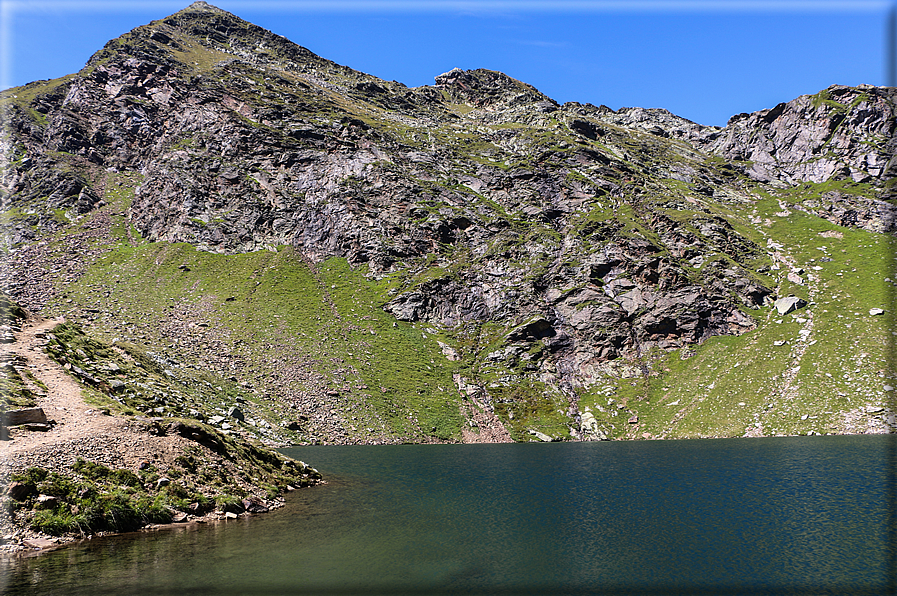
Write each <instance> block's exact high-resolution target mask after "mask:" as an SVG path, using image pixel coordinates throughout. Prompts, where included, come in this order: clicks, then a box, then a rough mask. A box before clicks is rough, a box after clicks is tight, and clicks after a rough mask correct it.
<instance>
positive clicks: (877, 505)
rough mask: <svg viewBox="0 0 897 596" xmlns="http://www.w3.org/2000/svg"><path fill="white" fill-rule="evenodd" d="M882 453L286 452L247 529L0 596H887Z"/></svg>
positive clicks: (80, 555) (888, 451)
mask: <svg viewBox="0 0 897 596" xmlns="http://www.w3.org/2000/svg"><path fill="white" fill-rule="evenodd" d="M895 439H897V437H894V436H848V437H781V438H761V439H718V440H684V441H639V442H603V443H563V444H558V443H554V444H500V445H401V446H376V447H360V446H351V447H350V446H346V447H338V446H332V447H301V448H294V449H287V450H284V451H285V453H287V454H288V455H291V456H293V457H296V458H297V459H302V460H304V461H306V462H307V463H309V464H311V465H313V466H315V467H317V468H318V469H319V470H320V471H321V472H322V473H323V474H324V475H325V477H326V478H327V479H328V481H329V484H327V485H326V486H321V487H315V488H312V489H305V490H301V491H297V492H295V493H292V494H291V495H290V496H289V497H288V499H287V506H286V507H284V508H282V509H279V510H277V511H274V512H271V513H269V514H265V515H262V516H257V517H254V518H250V519H239V520H231V521H229V522H227V523H218V524H208V525H197V526H191V527H185V528H178V529H173V530H165V531H160V532H142V533H136V534H129V535H125V536H120V537H110V538H102V539H94V540H91V541H90V542H87V543H82V544H80V545H77V546H70V547H66V548H63V549H60V550H58V551H55V552H51V553H48V554H46V555H42V556H40V557H35V558H31V559H26V560H22V561H18V562H16V563H3V564H2V566H0V573H2V575H0V581H2V583H0V588H2V590H3V593H4V594H45V595H50V594H87V593H90V594H134V593H140V594H286V593H291V594H292V593H307V594H587V593H588V594H591V593H595V594H847V593H850V594H884V593H893V589H894V584H893V583H892V582H893V579H894V576H893V573H894V571H895V568H894V563H895V550H894V547H895V544H894V539H895V534H894V530H895V528H894V513H895V512H894V496H895V494H894V493H895V485H894V478H893V476H894V473H893V472H894V469H895V468H894V465H895V461H894V454H895V451H897V443H895Z"/></svg>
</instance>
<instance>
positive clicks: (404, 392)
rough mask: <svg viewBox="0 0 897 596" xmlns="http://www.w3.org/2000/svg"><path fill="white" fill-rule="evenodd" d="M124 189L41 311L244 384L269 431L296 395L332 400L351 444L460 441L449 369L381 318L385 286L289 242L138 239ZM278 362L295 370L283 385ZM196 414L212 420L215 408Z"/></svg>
mask: <svg viewBox="0 0 897 596" xmlns="http://www.w3.org/2000/svg"><path fill="white" fill-rule="evenodd" d="M136 180H137V179H136V177H134V176H128V175H119V176H116V177H113V178H111V179H110V180H109V181H108V183H107V185H106V195H105V197H104V198H105V199H106V201H107V203H109V205H107V206H106V207H104V208H102V209H101V211H100V213H101V214H109V215H110V216H111V220H112V225H111V228H110V229H111V235H112V238H111V242H109V243H107V244H106V245H105V246H104V247H103V248H104V249H105V250H106V252H105V254H104V255H102V256H101V257H100V258H98V259H97V260H96V261H95V262H94V263H92V264H91V265H90V266H89V267H88V268H87V270H86V273H85V275H84V276H83V277H82V278H81V279H80V280H79V281H78V282H77V283H75V284H71V285H69V286H66V287H64V288H62V287H61V288H60V298H59V299H58V300H57V301H56V302H55V303H54V304H51V305H49V307H48V313H61V314H69V315H73V314H75V313H76V312H79V311H80V312H81V313H83V312H84V310H85V309H87V310H88V312H89V311H90V309H92V310H94V311H98V312H95V313H93V314H88V315H87V320H86V322H87V323H88V327H89V329H90V331H91V332H92V333H93V334H95V335H96V336H97V337H98V338H100V339H102V340H105V341H110V342H111V341H112V340H115V339H123V338H124V339H127V340H129V341H132V342H134V343H136V344H137V345H138V346H139V347H140V348H142V349H144V350H146V351H148V352H150V353H151V355H153V356H157V357H161V358H163V359H168V360H170V361H172V362H173V363H176V364H178V365H180V366H181V367H182V368H183V369H185V370H186V369H189V368H193V369H194V370H193V374H197V373H198V372H201V371H203V370H207V369H209V368H217V369H218V370H220V371H224V372H227V371H228V370H230V371H231V372H232V374H233V378H234V379H239V381H241V382H244V381H247V380H253V383H255V385H252V389H253V391H248V390H245V388H244V390H242V391H241V395H242V396H243V397H244V398H245V399H247V400H249V401H251V402H253V403H254V404H255V408H256V409H257V410H258V411H259V415H260V416H261V417H265V418H268V419H270V420H272V421H273V422H279V421H280V420H286V419H291V418H292V417H295V414H296V412H291V411H290V410H289V409H287V408H285V407H282V403H281V402H289V401H291V400H293V399H297V398H301V396H303V395H305V394H308V395H310V396H314V397H315V398H316V399H318V400H319V401H332V402H334V407H335V408H337V409H338V410H339V411H340V415H341V419H342V420H341V422H342V425H343V427H344V429H345V431H346V433H347V435H348V436H349V437H352V436H358V437H364V436H366V435H367V434H369V433H370V432H374V433H375V434H379V435H384V436H386V437H396V438H402V439H408V440H425V437H426V436H433V437H436V438H438V439H443V440H451V439H458V438H460V428H461V422H462V421H461V416H460V413H459V409H458V405H459V400H460V398H459V395H458V392H457V390H456V388H455V386H454V383H453V381H452V377H451V374H452V372H453V370H454V368H453V366H452V363H450V362H449V361H448V360H446V358H445V356H443V355H442V353H441V351H440V349H439V346H438V344H437V343H436V340H435V338H434V337H432V336H431V334H429V333H427V332H426V331H424V330H422V329H419V328H418V327H416V326H413V325H409V324H406V323H396V322H394V321H393V319H392V318H391V317H390V316H389V315H387V314H386V313H385V312H384V311H383V310H382V308H381V306H382V304H383V303H384V302H385V301H386V300H387V298H386V296H385V292H386V291H387V290H388V288H389V285H388V283H386V282H381V283H379V284H377V283H374V282H371V281H369V280H367V279H366V278H365V277H364V276H363V275H362V272H361V271H356V270H352V269H351V268H350V267H349V266H348V265H347V264H346V263H345V261H343V260H340V259H331V260H329V261H327V262H325V263H322V264H319V265H317V266H313V265H310V264H309V263H306V262H305V261H303V260H302V259H301V258H300V256H299V255H298V254H296V252H295V251H294V250H293V249H291V248H289V247H280V248H279V249H278V250H276V251H260V252H255V253H249V254H241V255H220V254H213V253H209V252H203V251H198V250H196V249H195V248H193V247H192V246H189V245H186V244H168V243H148V242H145V241H143V240H140V239H139V236H138V235H137V234H136V233H135V232H133V230H131V231H129V229H128V224H127V222H126V220H125V218H124V217H123V216H122V215H121V214H122V213H123V212H124V210H125V209H126V208H127V205H128V203H129V200H130V197H131V196H133V195H132V193H133V185H134V184H135V183H136ZM88 217H90V216H88ZM58 241H60V242H61V238H60V239H59V240H58ZM69 301H71V302H69ZM284 367H290V368H291V369H292V370H294V372H295V374H293V375H290V377H289V378H288V379H287V380H284V375H283V374H282V373H283V369H284ZM255 380H259V381H258V382H257V383H256V382H255ZM231 384H232V385H233V386H234V387H237V384H236V383H235V382H234V383H231ZM331 394H335V395H331ZM273 396H277V398H278V399H276V400H275V399H271V398H272V397H273ZM206 405H207V406H208V407H207V410H208V411H209V414H210V415H214V414H216V413H220V410H221V409H223V408H224V407H226V405H227V404H226V403H224V401H223V400H212V401H210V402H209V403H208V404H206ZM368 429H371V430H368ZM313 438H314V437H313V436H312V435H311V434H309V433H304V432H301V431H300V432H299V433H298V434H295V435H288V439H289V440H293V441H305V440H313Z"/></svg>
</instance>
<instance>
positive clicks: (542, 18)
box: [0, 0, 894, 126]
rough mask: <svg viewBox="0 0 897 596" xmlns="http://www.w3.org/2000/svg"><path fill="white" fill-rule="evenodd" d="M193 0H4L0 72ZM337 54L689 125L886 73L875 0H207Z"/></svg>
mask: <svg viewBox="0 0 897 596" xmlns="http://www.w3.org/2000/svg"><path fill="white" fill-rule="evenodd" d="M190 1H191V0H182V1H180V2H172V1H171V0H78V1H67V0H22V1H15V0H0V51H2V61H0V65H2V68H0V84H2V85H3V86H4V87H9V86H15V85H21V84H24V83H27V82H30V81H33V80H38V79H49V78H55V77H59V76H62V75H65V74H69V73H72V72H76V71H78V70H79V69H80V68H81V67H82V66H83V65H84V63H85V62H86V61H87V59H88V58H89V57H90V56H91V54H93V53H94V52H95V51H97V50H98V49H100V48H101V47H102V46H103V45H104V44H105V43H106V41H108V40H109V39H112V38H114V37H117V36H119V35H121V34H123V33H125V32H127V31H129V30H130V29H133V28H134V27H137V26H139V25H143V24H146V23H148V22H149V21H151V20H154V19H159V18H162V17H165V16H167V15H169V14H171V13H174V12H177V11H178V10H180V9H182V8H184V7H186V6H187V5H189V4H190ZM211 4H215V5H216V6H218V7H220V8H223V9H225V10H228V11H230V12H232V13H234V14H236V15H237V16H239V17H241V18H244V19H246V20H248V21H251V22H253V23H255V24H257V25H260V26H262V27H264V28H266V29H270V30H271V31H273V32H275V33H278V34H280V35H283V36H284V37H287V38H288V39H290V40H292V41H294V42H296V43H298V44H299V45H302V46H305V47H306V48H308V49H310V50H311V51H313V52H315V53H316V54H319V55H320V56H323V57H324V58H328V59H330V60H333V61H335V62H338V63H340V64H344V65H346V66H350V67H352V68H355V69H356V70H361V71H364V72H367V73H370V74H373V75H375V76H378V77H381V78H383V79H387V80H397V81H400V82H402V83H404V84H406V85H408V86H418V85H429V84H432V83H433V77H434V76H436V75H438V74H440V73H442V72H445V71H448V70H450V69H452V68H453V67H456V66H457V67H460V68H464V69H471V68H489V69H493V70H500V71H502V72H505V73H507V74H508V75H510V76H512V77H514V78H516V79H520V80H522V81H525V82H527V83H529V84H531V85H533V86H535V87H537V88H538V89H539V90H540V91H542V92H543V93H545V94H546V95H549V96H550V97H552V98H554V99H555V100H557V101H559V102H561V103H563V102H565V101H579V102H582V103H586V102H588V103H593V104H595V105H599V104H605V105H607V106H610V107H611V108H614V109H618V108H620V107H623V106H641V107H662V108H666V109H668V110H670V111H671V112H673V113H675V114H678V115H680V116H683V117H685V118H688V119H690V120H693V121H695V122H699V123H701V124H713V125H720V126H721V125H724V124H725V123H726V121H727V120H728V119H729V117H730V116H732V115H734V114H737V113H740V112H751V111H755V110H760V109H763V108H768V107H772V106H774V105H775V104H777V103H779V102H781V101H788V100H790V99H793V98H794V97H796V96H798V95H801V94H806V93H815V92H817V91H819V90H821V89H824V88H825V87H828V86H829V85H831V84H834V83H838V84H845V85H857V84H860V83H869V84H873V85H884V84H886V83H887V82H888V77H887V73H886V69H887V64H888V60H887V58H886V52H887V48H888V46H889V44H888V39H887V26H886V25H887V22H888V18H889V16H890V13H891V11H892V10H893V8H894V2H892V1H887V0H846V1H842V0H818V1H816V0H721V1H713V0H630V1H625V0H595V1H587V0H554V1H552V2H544V1H529V0H516V1H515V0H504V1H503V0H491V1H490V0H485V1H471V0H467V1H455V0H416V1H414V2H407V1H401V0H367V1H365V0H351V1H350V0H293V1H290V0H280V1H279V0H259V1H246V0H234V1H231V0H218V1H217V2H215V1H213V2H211Z"/></svg>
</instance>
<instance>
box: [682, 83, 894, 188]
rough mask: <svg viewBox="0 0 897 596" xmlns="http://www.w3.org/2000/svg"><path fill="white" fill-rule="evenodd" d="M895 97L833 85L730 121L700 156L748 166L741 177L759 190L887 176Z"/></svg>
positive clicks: (888, 91) (889, 91)
mask: <svg viewBox="0 0 897 596" xmlns="http://www.w3.org/2000/svg"><path fill="white" fill-rule="evenodd" d="M895 101H897V90H895V89H894V88H889V87H873V86H871V85H860V86H858V87H845V86H842V85H832V86H831V87H829V88H828V89H825V90H823V91H820V92H819V93H817V94H816V95H802V96H801V97H798V98H797V99H794V100H791V101H789V102H787V103H780V104H779V105H777V106H775V107H774V108H771V109H768V110H761V111H760V112H755V113H753V114H739V115H737V116H733V117H732V118H731V119H730V120H729V122H728V124H727V125H726V127H725V128H724V129H722V130H721V131H720V132H719V134H718V135H713V136H712V138H710V137H705V138H704V139H697V140H698V144H699V146H702V147H703V148H704V149H705V150H709V151H712V152H714V153H718V154H720V155H722V156H723V157H725V158H726V159H728V160H730V161H740V162H749V163H746V164H745V172H746V173H747V174H748V175H749V176H751V177H752V178H754V179H756V180H761V181H763V182H784V183H787V184H794V183H798V182H825V181H826V180H830V179H832V178H833V177H840V178H850V179H852V180H854V181H856V182H871V181H873V180H884V179H885V178H886V177H888V176H892V175H893V174H894V169H893V168H894V163H895V162H894V155H895V152H897V141H895V134H894V133H895V131H897V119H895V117H897V106H895Z"/></svg>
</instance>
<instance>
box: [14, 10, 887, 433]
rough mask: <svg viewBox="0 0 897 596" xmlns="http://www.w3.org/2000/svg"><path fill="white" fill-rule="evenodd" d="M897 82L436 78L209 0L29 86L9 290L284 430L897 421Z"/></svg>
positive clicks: (122, 398)
mask: <svg viewBox="0 0 897 596" xmlns="http://www.w3.org/2000/svg"><path fill="white" fill-rule="evenodd" d="M895 102H897V90H895V89H894V88H886V87H873V86H860V87H844V86H838V85H833V86H831V87H829V88H828V89H825V90H823V91H821V92H819V93H817V94H816V95H812V96H802V97H799V98H797V99H794V100H792V101H789V102H787V103H781V104H779V105H777V106H775V107H774V108H772V109H768V110H763V111H760V112H756V113H753V114H740V115H737V116H734V117H733V118H732V119H731V120H730V121H729V123H728V125H727V126H726V127H723V128H720V127H713V126H702V125H699V124H695V123H693V122H690V121H688V120H685V119H682V118H679V117H677V116H675V115H673V114H671V113H669V112H667V111H665V110H659V109H642V108H622V109H620V110H616V111H614V110H612V109H610V108H607V107H605V106H599V107H596V106H594V105H591V104H580V103H575V102H570V103H565V104H563V105H559V104H558V103H557V102H555V101H554V100H552V99H551V98H550V97H547V96H546V95H544V94H542V93H540V92H539V91H538V90H537V89H535V88H534V87H532V86H530V85H528V84H526V83H523V82H520V81H517V80H515V79H513V78H511V77H509V76H507V75H505V74H502V73H499V72H495V71H490V70H484V69H478V70H467V71H464V70H460V69H454V70H451V71H449V72H447V73H445V74H441V75H439V76H436V77H435V82H434V84H433V85H432V86H423V87H416V88H409V87H406V86H405V85H403V84H401V83H398V82H395V81H384V80H380V79H378V78H376V77H374V76H370V75H367V74H364V73H361V72H357V71H355V70H352V69H351V68H348V67H345V66H340V65H338V64H335V63H333V62H330V61H328V60H326V59H324V58H321V57H319V56H316V55H315V54H313V53H312V52H310V51H308V50H307V49H305V48H302V47H300V46H298V45H296V44H294V43H292V42H291V41H289V40H287V39H285V38H283V37H280V36H278V35H275V34H273V33H271V32H269V31H267V30H264V29H262V28H260V27H257V26H255V25H252V24H250V23H247V22H245V21H243V20H241V19H239V18H238V17H236V16H234V15H232V14H230V13H227V12H225V11H222V10H220V9H218V8H215V7H213V6H210V5H208V4H206V3H204V2H197V3H195V4H193V5H191V6H190V7H188V8H186V9H184V10H182V11H180V12H178V13H176V14H174V15H172V16H169V17H167V18H164V19H162V20H158V21H153V22H152V23H150V24H148V25H145V26H142V27H138V28H136V29H134V30H133V31H131V32H129V33H126V34H124V35H122V36H121V37H119V38H117V39H114V40H112V41H110V42H109V43H108V44H106V46H105V47H104V48H102V49H101V50H100V51H98V52H97V53H96V54H95V55H94V56H93V57H92V58H91V59H90V60H89V62H88V63H87V65H86V66H85V67H84V68H83V69H82V70H81V71H80V72H78V73H76V74H73V75H70V76H66V77H63V78H61V79H56V80H52V81H38V82H35V83H31V84H29V85H25V86H23V87H17V88H14V89H10V90H7V91H4V92H3V94H2V110H3V120H4V125H5V131H4V135H3V137H2V144H0V151H2V158H0V161H2V163H3V164H4V168H3V170H2V176H0V192H2V212H3V224H4V232H5V233H4V235H3V240H4V250H5V251H6V255H7V257H6V267H5V268H4V270H3V279H2V283H3V286H4V291H5V292H6V293H8V294H9V295H10V296H11V297H13V298H14V299H15V300H17V301H18V302H19V303H20V304H22V305H23V306H25V307H27V308H29V309H31V310H33V311H36V312H40V313H42V314H53V315H64V316H65V317H66V318H67V319H69V320H71V321H74V322H76V323H78V324H80V326H81V327H82V328H83V329H84V330H85V331H86V332H88V333H89V334H90V335H91V336H93V337H95V338H96V340H97V341H101V342H106V343H108V344H116V343H119V342H127V343H128V345H131V346H135V345H136V346H140V348H141V349H142V350H144V351H145V352H147V353H148V354H149V356H150V357H151V358H153V359H155V361H156V362H159V363H162V364H161V366H163V368H164V369H165V370H166V371H168V372H169V373H170V374H171V375H172V376H176V377H189V376H190V375H194V374H199V373H200V372H207V371H214V372H215V374H218V375H220V376H221V378H222V379H227V383H228V384H229V385H228V387H227V388H225V389H221V391H220V394H219V395H220V398H214V397H210V398H208V399H207V400H206V401H204V403H203V404H201V407H200V406H197V404H193V403H191V404H190V414H189V415H190V416H193V417H196V418H197V419H199V420H204V421H207V422H208V421H211V423H212V424H222V423H226V422H228V421H229V423H230V424H236V425H237V426H238V428H237V430H238V431H239V432H242V433H245V434H249V435H253V436H257V437H259V438H261V439H263V440H265V441H268V442H270V443H273V444H289V443H309V442H323V443H367V442H403V441H404V442H430V441H461V440H463V441H507V440H518V441H527V440H598V439H608V438H674V437H711V436H743V435H749V436H760V435H776V434H786V435H787V434H807V433H818V434H825V433H848V432H890V431H891V430H892V429H893V428H895V426H894V418H893V415H892V413H891V410H890V409H889V400H890V397H891V395H892V392H893V391H894V389H893V387H892V386H891V385H897V383H895V382H894V378H895V377H894V374H893V370H892V369H891V367H890V363H889V362H888V359H887V358H888V354H889V350H888V348H889V345H890V344H889V342H890V341H891V339H892V338H891V332H890V328H891V327H890V325H889V323H890V320H891V319H890V316H891V314H890V298H891V292H892V288H893V286H894V284H895V283H897V282H895V281H893V279H897V276H895V275H894V273H893V272H892V270H893V243H894V231H895V229H897V221H895V215H897V209H895V206H894V200H895V198H897V196H895V187H894V184H893V182H892V177H893V174H894V171H895V168H897V166H895V157H894V155H895V154H897V141H895V127H897V119H895V116H897V112H895V109H897V108H895ZM787 297H795V298H796V299H795V300H791V301H788V302H787V304H786V303H785V302H786V301H779V302H776V301H777V300H779V299H782V298H787ZM795 307H797V308H796V310H793V309H794V308H795ZM120 381H121V383H122V384H123V385H124V386H126V388H125V389H123V390H122V389H121V385H119V390H118V391H117V392H116V393H115V394H114V395H113V394H111V393H110V394H108V395H107V396H106V398H107V399H108V401H109V404H110V407H112V408H113V409H115V411H117V412H119V413H122V414H127V413H131V414H134V413H137V412H138V411H143V412H146V411H148V410H149V408H150V406H152V407H153V408H154V409H153V413H154V415H157V416H187V415H188V413H187V404H186V403H180V402H179V401H178V399H177V398H176V396H171V395H169V396H168V397H167V399H166V400H163V402H164V403H162V405H161V406H160V405H159V403H156V402H153V403H148V402H147V401H146V399H145V398H146V395H145V394H146V388H145V387H144V388H143V389H141V387H140V385H138V384H136V383H132V382H131V380H129V379H127V378H125V379H121V380H120ZM129 384H130V385H131V386H128V385H129ZM219 389H220V388H219ZM237 394H239V395H240V403H241V408H243V410H245V411H247V412H248V414H247V415H246V416H245V418H246V419H245V420H240V421H234V420H233V419H229V418H227V416H226V412H227V410H228V409H229V408H230V407H232V406H233V405H234V403H233V399H234V396H235V395H237ZM247 420H251V421H252V422H247Z"/></svg>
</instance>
